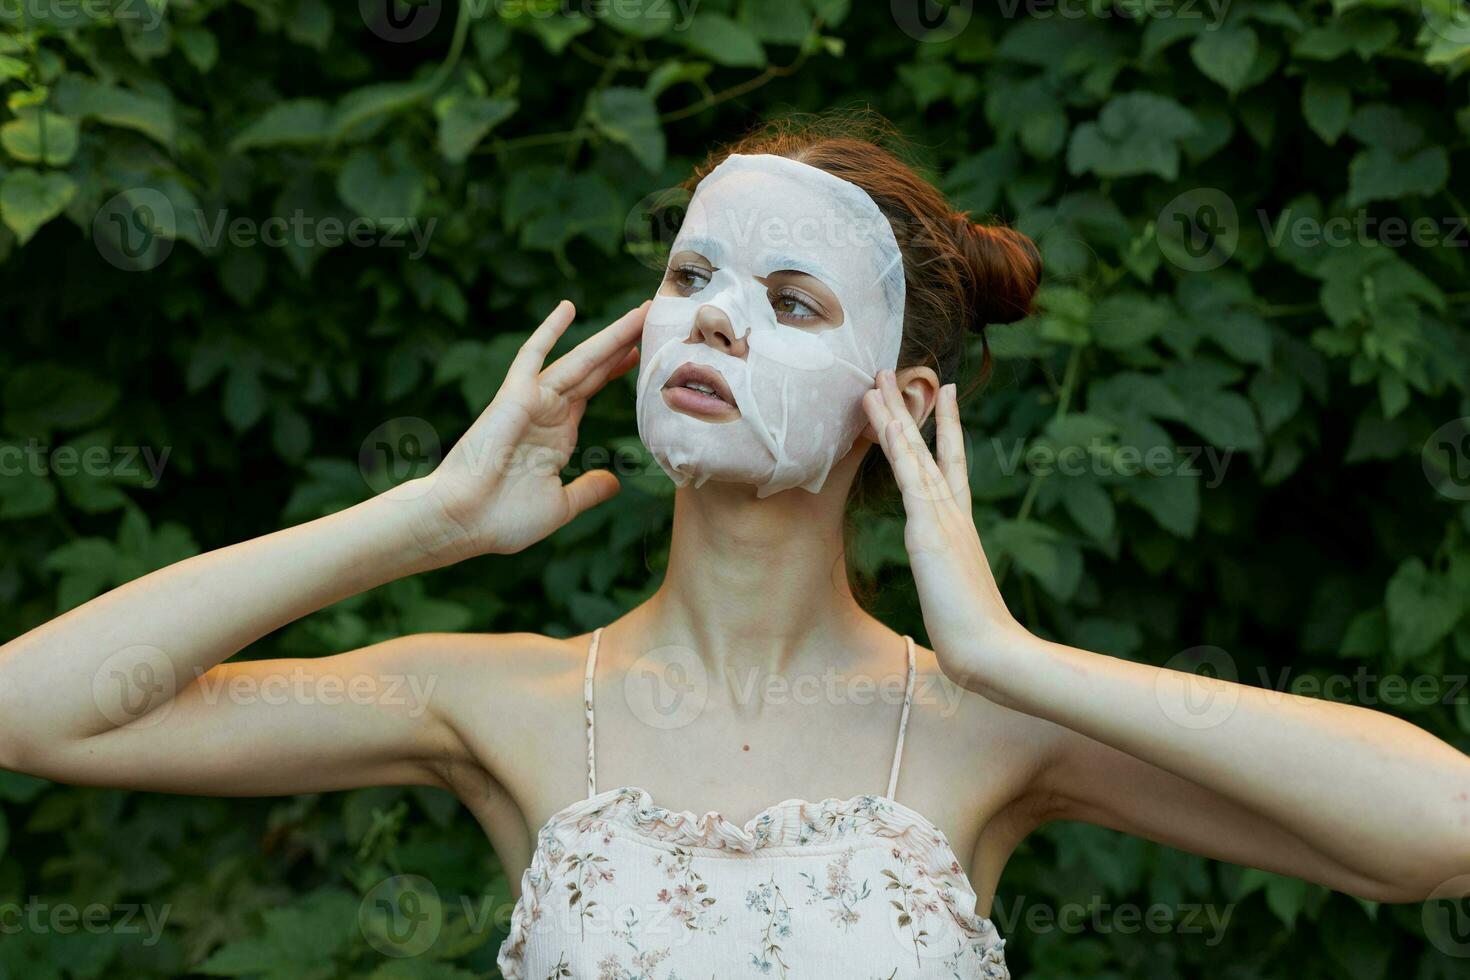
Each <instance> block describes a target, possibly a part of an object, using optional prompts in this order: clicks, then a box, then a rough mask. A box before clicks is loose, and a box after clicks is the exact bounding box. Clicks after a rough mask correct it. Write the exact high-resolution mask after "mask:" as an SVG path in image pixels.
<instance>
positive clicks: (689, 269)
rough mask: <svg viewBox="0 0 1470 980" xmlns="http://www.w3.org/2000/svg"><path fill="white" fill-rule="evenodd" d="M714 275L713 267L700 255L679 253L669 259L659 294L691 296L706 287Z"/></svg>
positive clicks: (685, 252)
mask: <svg viewBox="0 0 1470 980" xmlns="http://www.w3.org/2000/svg"><path fill="white" fill-rule="evenodd" d="M714 274H715V269H714V267H713V266H711V265H710V264H709V263H708V262H707V261H706V260H705V259H704V257H703V256H702V255H700V254H698V253H697V252H690V251H684V252H680V253H679V254H677V255H675V256H673V257H672V258H671V260H670V263H669V268H668V271H666V272H665V273H664V279H663V283H662V284H661V285H660V286H659V292H660V293H663V294H665V295H668V296H691V295H693V294H694V293H697V292H699V291H700V290H701V289H703V288H704V287H705V286H708V285H709V281H710V278H711V277H713V276H714Z"/></svg>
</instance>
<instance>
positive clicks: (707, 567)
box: [642, 484, 874, 672]
mask: <svg viewBox="0 0 1470 980" xmlns="http://www.w3.org/2000/svg"><path fill="white" fill-rule="evenodd" d="M833 489H834V488H829V490H828V491H827V492H824V493H819V494H813V493H808V492H806V491H805V490H788V491H785V492H783V493H778V494H774V495H772V496H770V497H766V498H764V499H758V498H756V496H755V492H754V489H753V488H752V487H748V486H739V485H734V484H706V485H705V486H704V487H701V488H700V489H698V490H693V489H688V488H686V489H681V490H680V491H678V493H677V494H676V495H675V502H674V533H673V543H672V545H671V547H670V552H669V568H668V573H667V574H666V575H665V577H664V582H663V584H662V585H661V586H660V588H659V590H658V592H657V593H656V594H655V595H654V596H653V598H652V599H651V600H650V601H649V602H648V603H647V604H646V605H645V607H644V608H643V610H642V611H643V612H644V613H645V614H647V615H648V616H650V617H651V618H650V620H648V621H647V622H648V625H650V626H652V627H653V628H654V629H655V630H656V631H657V633H658V634H660V635H663V636H666V637H670V638H671V640H672V639H673V638H675V637H677V642H687V643H688V644H690V645H691V646H692V647H693V648H694V649H696V650H698V651H700V653H701V656H702V658H703V659H704V660H705V661H706V663H708V664H710V665H711V666H715V667H719V666H725V667H730V666H736V665H739V666H745V667H757V668H765V669H768V670H771V671H775V672H781V671H784V670H786V669H789V668H790V667H792V666H793V665H794V664H795V663H796V662H797V661H798V660H799V659H802V658H803V657H804V656H805V655H811V654H816V655H817V656H820V657H823V658H824V659H825V658H827V657H830V656H831V653H832V650H834V649H836V648H838V647H840V646H842V645H845V643H846V642H847V641H848V640H850V639H851V638H852V637H853V636H854V633H855V632H856V631H859V630H861V629H862V627H863V626H864V625H868V626H871V625H874V624H873V623H872V620H871V619H870V618H869V617H868V616H867V614H866V613H864V612H863V610H862V609H861V607H860V606H859V605H858V604H857V601H856V600H855V599H854V598H853V595H852V591H851V590H850V589H849V587H848V583H847V569H846V555H845V549H844V544H843V533H842V530H843V529H842V522H843V506H844V499H843V497H844V496H845V495H844V494H841V493H834V492H832V490H833Z"/></svg>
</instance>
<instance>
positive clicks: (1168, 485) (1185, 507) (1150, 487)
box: [1124, 473, 1200, 540]
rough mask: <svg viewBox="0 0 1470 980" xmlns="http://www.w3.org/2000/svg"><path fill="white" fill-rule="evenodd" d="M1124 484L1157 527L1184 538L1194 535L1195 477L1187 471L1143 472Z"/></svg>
mask: <svg viewBox="0 0 1470 980" xmlns="http://www.w3.org/2000/svg"><path fill="white" fill-rule="evenodd" d="M1124 486H1125V487H1126V488H1127V491H1128V495H1129V496H1130V497H1132V498H1133V500H1134V502H1135V503H1137V504H1138V506H1140V507H1142V508H1143V509H1144V510H1146V511H1148V513H1149V514H1150V515H1151V516H1152V517H1153V519H1154V520H1155V521H1157V522H1158V524H1159V526H1160V527H1162V528H1164V529H1165V530H1166V531H1169V532H1170V533H1171V534H1174V535H1176V536H1177V537H1181V538H1184V539H1186V540H1187V539H1190V538H1193V537H1194V532H1195V527H1196V525H1197V524H1198V523H1199V506H1200V500H1199V477H1197V476H1194V475H1191V474H1187V473H1162V474H1145V475H1141V476H1139V477H1136V478H1135V479H1131V480H1129V481H1128V482H1127V483H1125V484H1124Z"/></svg>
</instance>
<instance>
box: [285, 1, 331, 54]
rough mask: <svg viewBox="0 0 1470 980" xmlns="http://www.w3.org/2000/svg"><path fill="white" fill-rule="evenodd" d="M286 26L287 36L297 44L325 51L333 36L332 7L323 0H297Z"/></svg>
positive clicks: (288, 16)
mask: <svg viewBox="0 0 1470 980" xmlns="http://www.w3.org/2000/svg"><path fill="white" fill-rule="evenodd" d="M285 27H286V36H287V37H289V38H290V39H291V40H293V41H295V42H296V43H297V44H304V45H306V46H307V47H310V48H315V49H316V50H318V51H325V50H326V49H327V42H328V41H330V40H331V38H332V9H331V8H330V7H328V6H327V5H326V3H325V2H323V0H297V2H296V4H295V5H294V6H293V8H292V10H291V12H290V13H289V14H288V15H287V16H286V22H285Z"/></svg>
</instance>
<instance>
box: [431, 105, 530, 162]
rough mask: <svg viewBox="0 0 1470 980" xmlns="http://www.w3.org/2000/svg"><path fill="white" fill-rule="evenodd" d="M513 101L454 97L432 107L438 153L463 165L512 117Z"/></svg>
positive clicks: (513, 113)
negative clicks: (496, 129) (437, 138)
mask: <svg viewBox="0 0 1470 980" xmlns="http://www.w3.org/2000/svg"><path fill="white" fill-rule="evenodd" d="M518 104H519V103H517V102H516V100H515V99H504V98H491V97H489V96H481V95H468V94H463V93H460V94H455V95H451V96H448V97H447V98H445V99H442V100H440V102H439V103H438V104H437V105H436V106H435V107H434V112H435V115H437V116H438V117H439V153H440V155H442V156H443V157H444V159H446V160H448V161H450V162H451V163H463V162H464V161H465V159H466V158H467V157H469V155H470V153H471V152H472V151H473V150H474V148H475V147H476V146H479V145H480V141H481V140H483V139H484V138H485V136H486V135H487V134H488V133H489V132H490V130H492V129H494V128H495V127H496V126H498V125H500V124H501V123H503V122H505V120H507V119H509V118H510V117H511V116H513V115H515V111H516V107H517V106H518Z"/></svg>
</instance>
